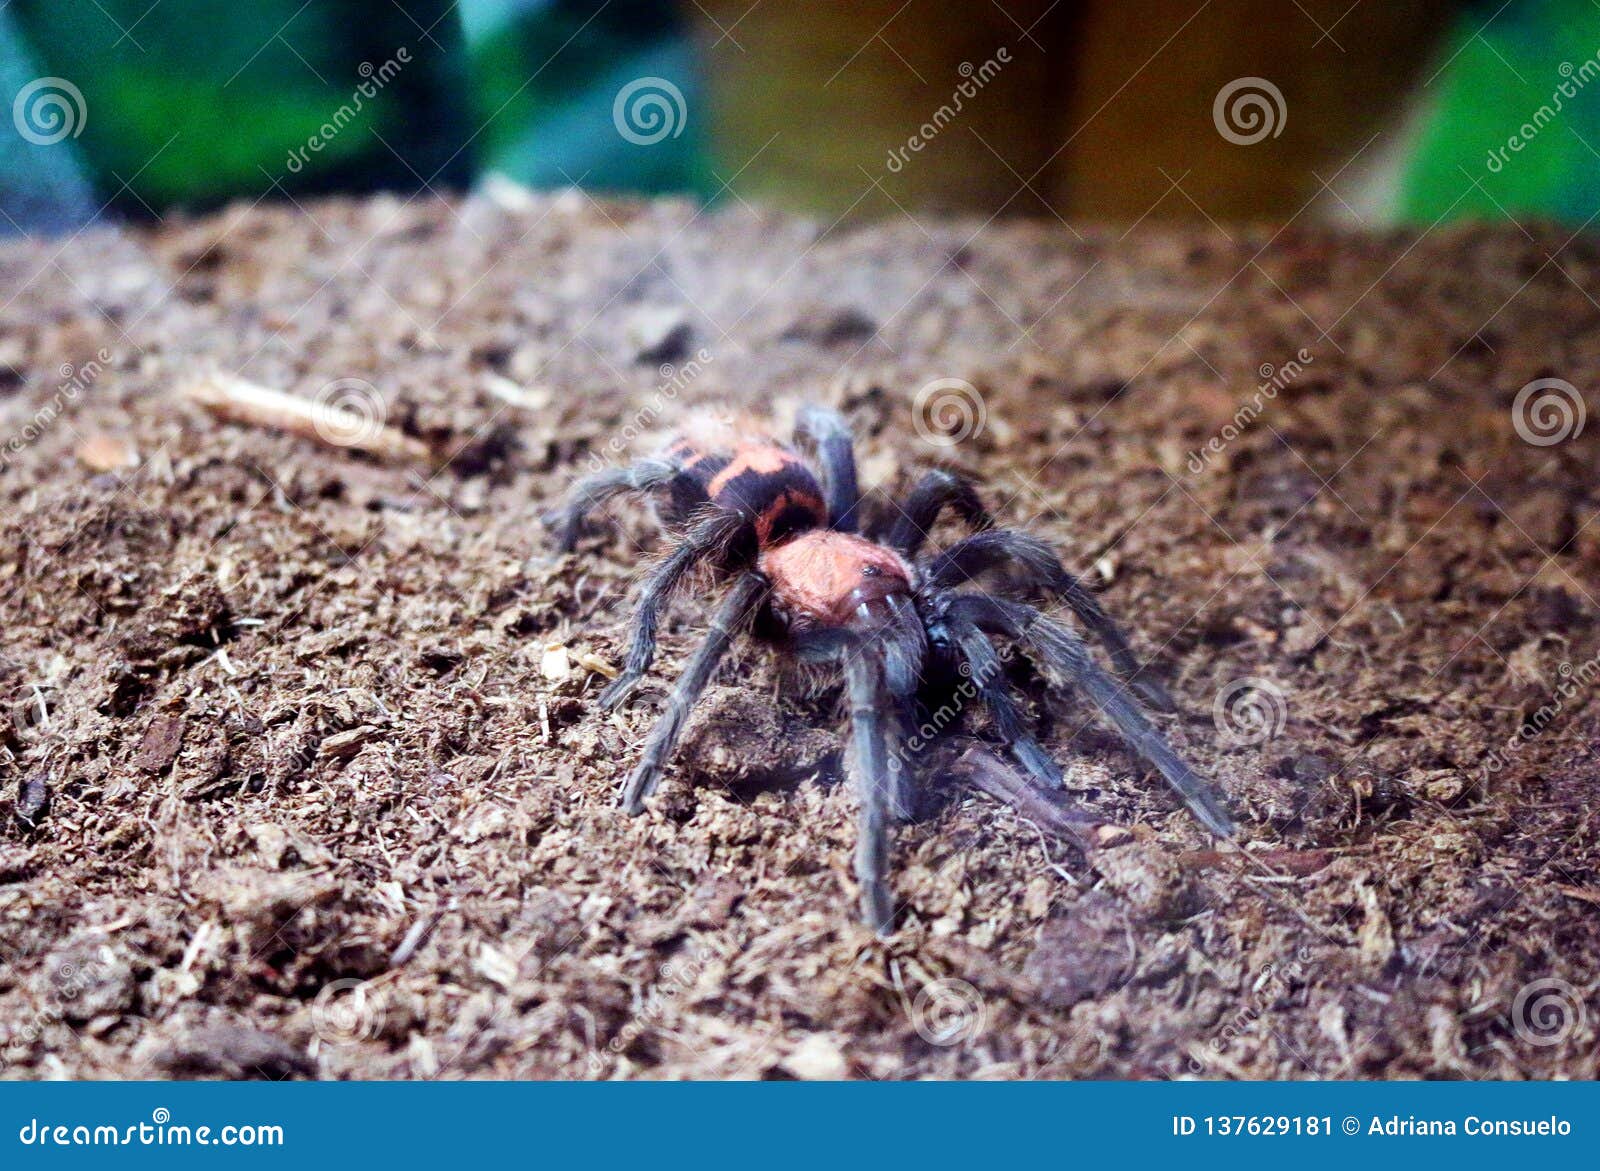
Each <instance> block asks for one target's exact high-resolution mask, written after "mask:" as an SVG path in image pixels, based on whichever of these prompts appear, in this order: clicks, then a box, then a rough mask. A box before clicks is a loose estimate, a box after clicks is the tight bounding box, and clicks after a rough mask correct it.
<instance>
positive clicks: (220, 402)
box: [182, 372, 433, 463]
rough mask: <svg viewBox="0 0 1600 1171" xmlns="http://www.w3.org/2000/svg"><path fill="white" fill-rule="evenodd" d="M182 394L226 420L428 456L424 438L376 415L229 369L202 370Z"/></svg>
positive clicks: (387, 455) (399, 457) (393, 456)
mask: <svg viewBox="0 0 1600 1171" xmlns="http://www.w3.org/2000/svg"><path fill="white" fill-rule="evenodd" d="M182 394H183V396H184V397H185V398H187V399H188V400H189V401H190V402H194V403H198V404H199V405H200V406H202V407H204V408H205V409H206V410H208V411H210V412H211V413H212V414H213V415H216V416H217V417H218V418H219V419H226V420H227V421H228V422H230V423H243V424H245V425H247V426H251V427H265V428H268V429H269V430H273V431H284V432H287V433H289V434H290V435H298V436H300V437H301V438H303V439H311V440H314V441H315V442H318V443H323V444H326V445H328V446H329V447H348V448H353V449H354V450H356V451H362V452H365V453H366V454H368V455H370V456H373V457H375V458H377V459H381V460H386V461H389V462H396V463H398V462H403V461H406V460H432V459H433V449H432V448H430V447H429V446H428V445H427V444H426V443H424V442H422V440H420V439H417V438H415V437H413V436H410V435H406V434H404V433H403V432H400V431H397V430H396V429H395V428H393V427H391V426H389V425H388V424H387V423H385V422H383V420H382V418H381V417H380V418H371V417H368V415H367V414H365V413H363V412H358V411H353V410H351V409H350V408H348V407H342V406H337V405H334V404H331V403H323V402H317V401H315V400H313V399H305V398H300V397H299V396H298V395H292V394H285V393H284V392H283V391H281V390H274V389H272V388H271V387H269V386H261V385H259V384H257V383H254V382H248V381H246V380H245V379H243V378H236V377H234V376H233V375H231V374H221V373H216V372H213V373H209V374H206V375H203V376H202V377H200V378H197V379H196V380H194V381H193V382H190V383H189V384H188V385H186V386H185V387H183V390H182ZM375 405H376V403H375Z"/></svg>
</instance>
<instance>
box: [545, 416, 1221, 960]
mask: <svg viewBox="0 0 1600 1171" xmlns="http://www.w3.org/2000/svg"><path fill="white" fill-rule="evenodd" d="M853 448H854V445H853V441H852V438H851V435H850V431H849V429H848V427H847V426H846V424H845V422H844V420H843V419H842V418H841V417H840V416H839V415H838V414H837V413H835V412H833V411H830V410H824V409H821V408H817V407H810V408H806V409H804V410H803V411H801V413H800V416H799V420H798V424H797V427H796V433H795V438H794V442H793V444H792V445H785V444H782V443H779V442H778V441H776V440H774V439H772V438H770V437H769V436H767V435H764V434H762V433H760V432H759V431H757V430H754V429H750V430H746V429H743V428H739V427H735V426H731V425H729V424H727V423H708V424H706V425H702V426H699V427H696V428H691V429H687V430H685V431H684V432H683V433H682V434H681V435H680V436H679V437H677V438H676V439H674V440H672V441H671V442H669V443H668V444H667V445H666V446H665V447H664V448H663V449H662V451H661V452H660V454H659V455H657V456H655V457H653V458H650V459H645V460H640V461H638V462H635V463H632V464H629V465H627V466H625V467H612V468H606V469H603V470H600V471H597V472H595V473H593V474H591V475H588V476H585V477H583V478H581V479H579V480H578V481H577V482H576V483H574V484H573V486H572V488H571V490H570V491H569V492H568V494H567V497H566V499H565V501H564V502H563V504H562V505H561V506H560V507H559V508H557V509H556V510H554V511H553V512H552V513H550V514H549V515H548V516H547V517H546V518H545V519H546V523H547V524H548V525H549V526H550V528H551V531H552V534H553V536H554V540H555V542H556V544H557V546H558V547H559V548H560V549H562V550H563V551H567V552H570V551H571V550H573V548H574V547H575V546H576V543H577V540H578V537H579V535H580V533H581V531H582V527H583V522H584V519H585V517H587V516H588V514H589V513H590V512H591V511H592V510H594V509H595V508H597V507H598V506H600V505H601V504H603V503H605V502H606V501H607V500H609V499H611V498H612V497H615V496H618V495H621V494H624V493H635V494H640V495H650V496H654V497H656V498H657V501H658V504H659V505H660V511H661V516H662V519H663V521H664V522H665V523H666V525H667V526H668V527H669V528H670V529H671V530H672V531H673V532H675V533H676V534H677V542H676V544H675V545H674V546H673V547H672V549H671V550H670V552H669V553H668V554H667V555H666V557H665V558H664V559H663V560H662V561H661V562H660V563H659V564H658V565H657V566H656V567H655V568H654V569H653V570H652V571H651V572H650V573H649V574H648V575H647V576H646V578H645V580H644V582H643V586H642V589H641V591H640V596H639V600H638V608H637V610H636V612H635V615H634V621H633V631H632V637H631V641H630V645H629V648H628V653H627V660H626V663H625V664H624V666H623V669H622V672H621V674H620V676H619V677H618V678H617V679H616V681H615V682H613V683H612V684H611V685H610V686H609V687H608V688H607V689H606V690H605V691H604V692H603V693H602V695H601V697H600V703H601V704H602V705H603V706H604V707H606V708H608V709H610V708H614V707H616V706H617V705H618V704H620V703H622V701H623V700H624V699H625V698H626V697H627V696H628V695H629V693H630V692H631V691H632V690H633V689H634V687H635V686H636V685H637V684H638V682H639V680H640V679H641V678H643V677H644V675H645V673H646V672H647V671H648V670H649V669H650V664H651V661H652V659H653V658H654V655H655V649H656V630H657V626H658V624H659V621H660V618H661V614H662V610H663V608H664V607H665V605H666V603H667V601H668V599H669V598H670V597H671V596H672V594H673V592H674V590H675V589H676V588H677V587H678V586H679V585H680V584H681V583H682V582H683V581H684V579H685V577H686V575H688V574H689V572H690V571H691V570H692V569H694V568H696V567H698V566H708V567H710V568H712V569H713V570H714V571H715V572H716V574H717V575H718V577H719V579H720V580H722V581H724V582H726V583H727V588H726V592H725V594H724V596H723V599H722V602H721V605H720V606H719V607H718V609H717V611H716V614H715V616H714V617H713V618H712V621H711V629H710V631H709V632H708V633H707V635H706V637H705V640H704V641H703V642H702V643H701V644H700V646H699V648H698V649H697V650H696V651H695V652H694V654H693V655H692V656H691V657H690V658H689V661H688V663H687V664H686V665H685V666H684V668H683V672H682V674H681V675H680V677H679V679H678V681H677V684H676V686H675V687H674V689H673V691H672V693H671V695H670V696H669V698H668V700H667V705H666V709H665V711H664V712H663V714H662V715H661V717H660V720H659V722H658V723H657V724H656V726H655V728H654V730H653V731H652V732H651V734H650V736H649V739H648V740H647V742H646V743H645V746H644V750H643V752H642V754H641V756H640V758H639V761H638V763H637V764H636V765H635V766H634V769H633V771H632V773H631V774H630V775H629V776H628V779H627V781H626V782H625V783H624V785H623V786H622V794H621V800H622V806H623V808H624V809H626V810H627V811H628V812H630V813H638V812H640V811H641V810H642V809H643V808H644V802H645V800H646V799H647V798H648V797H649V796H650V795H651V794H652V793H654V792H655V790H656V787H657V785H658V784H659V783H660V780H661V776H662V772H663V770H664V769H665V767H666V765H667V763H668V761H669V759H670V757H671V755H672V752H673V749H674V748H675V746H676V745H677V742H678V738H679V735H680V734H681V732H682V731H683V726H684V722H685V720H686V718H687V716H688V714H689V711H690V709H691V708H692V707H693V706H694V704H695V702H696V701H697V700H698V699H699V697H700V695H701V693H702V692H703V691H704V689H705V687H706V685H707V683H708V682H709V681H710V680H711V677H712V675H713V673H714V672H715V670H716V668H717V665H718V663H719V662H720V661H721V660H722V658H723V656H724V655H725V654H726V653H727V652H728V649H729V647H730V646H731V645H732V644H733V642H734V641H735V639H737V638H738V637H740V636H741V635H750V636H752V637H755V638H758V639H761V640H763V641H765V642H767V643H768V644H770V645H772V646H773V647H774V648H776V649H777V650H778V652H779V653H781V654H784V655H787V656H790V657H792V658H793V659H795V660H797V661H799V662H801V663H806V664H812V665H821V666H823V667H827V668H831V669H834V670H837V671H840V672H842V674H843V676H844V681H845V694H846V695H847V697H848V701H849V711H850V736H851V749H852V752H851V754H850V755H851V768H850V771H851V772H852V774H853V780H854V785H855V789H856V793H857V797H858V801H859V804H860V811H859V815H858V818H859V821H858V839H857V843H856V855H855V874H856V878H857V881H858V882H859V884H860V898H861V914H862V918H863V919H864V920H865V922H866V923H867V924H868V925H869V926H870V927H872V928H873V929H874V930H875V931H878V932H879V933H887V932H889V931H890V930H891V929H892V926H893V921H894V904H893V902H892V900H891V898H890V894H889V886H888V881H887V877H886V874H887V869H888V854H889V827H890V823H891V821H892V820H895V819H904V818H908V817H909V816H910V815H911V809H912V799H911V798H912V778H911V775H910V771H911V770H910V769H909V768H908V767H907V766H906V757H905V753H904V752H902V751H900V750H899V747H898V737H899V732H900V729H902V728H903V727H905V726H907V724H908V721H909V718H910V717H911V716H914V714H915V711H916V707H917V703H918V700H919V693H920V692H921V691H922V690H923V689H924V688H925V686H926V685H927V684H928V683H929V681H930V680H931V679H932V678H933V677H934V676H935V675H938V674H940V673H941V672H942V673H943V677H944V678H948V677H949V674H948V673H949V671H951V670H956V671H958V672H960V673H961V674H962V675H964V676H966V677H967V678H968V679H969V680H970V681H971V684H970V685H971V687H972V688H973V690H974V693H975V695H976V697H977V698H978V699H979V700H980V701H981V702H982V704H983V705H984V707H985V708H986V709H987V710H988V713H989V718H990V721H991V722H992V724H993V728H994V731H995V733H996V735H997V736H998V737H999V739H1000V740H1001V741H1003V742H1004V744H1005V745H1006V747H1007V748H1008V750H1009V751H1010V753H1011V755H1012V756H1013V757H1014V758H1015V760H1016V762H1017V763H1018V764H1019V765H1020V766H1021V767H1022V769H1023V770H1025V772H1026V773H1027V774H1028V775H1029V777H1030V778H1031V779H1032V781H1033V782H1034V783H1036V784H1038V785H1041V786H1044V787H1046V788H1059V787H1060V786H1061V783H1062V774H1061V769H1060V767H1059V766H1058V765H1057V764H1056V762H1055V761H1054V760H1052V759H1051V757H1050V756H1049V754H1048V753H1046V752H1045V751H1044V749H1043V747H1042V746H1041V745H1040V744H1039V742H1038V741H1037V739H1035V737H1034V735H1033V733H1032V731H1031V730H1030V728H1029V727H1028V726H1027V724H1026V721H1025V720H1024V718H1023V714H1022V709H1021V707H1020V706H1019V704H1018V701H1017V698H1016V696H1015V694H1014V693H1013V691H1012V688H1011V686H1010V684H1009V682H1008V681H1007V680H1006V678H1005V676H1004V673H1003V671H1002V662H1001V659H1000V655H999V652H998V650H997V649H996V646H995V642H994V640H995V639H997V638H998V639H1002V640H1005V641H1007V642H1009V643H1012V644H1015V645H1017V646H1019V647H1021V648H1022V649H1023V650H1024V651H1025V652H1026V653H1027V654H1028V655H1029V656H1030V657H1031V658H1032V659H1033V660H1034V662H1035V663H1036V664H1037V666H1038V667H1039V668H1040V669H1041V671H1042V673H1043V674H1044V675H1045V676H1046V677H1047V678H1048V679H1049V680H1050V682H1051V683H1052V684H1054V685H1056V686H1075V687H1077V688H1080V689H1081V690H1082V691H1083V692H1084V693H1085V694H1087V695H1088V697H1089V698H1090V699H1091V700H1093V701H1094V703H1095V704H1096V706H1097V707H1098V708H1099V710H1100V712H1101V713H1102V714H1103V715H1104V716H1105V717H1106V719H1107V720H1108V721H1109V722H1110V723H1111V724H1112V726H1114V727H1115V728H1116V730H1117V731H1118V732H1119V733H1120V734H1121V736H1122V738H1123V739H1124V740H1125V741H1126V742H1127V744H1128V745H1129V747H1130V748H1132V749H1133V750H1134V751H1135V752H1137V753H1138V754H1139V755H1140V756H1142V757H1143V758H1144V759H1145V760H1147V761H1149V762H1150V763H1151V764H1152V765H1154V766H1155V768H1156V770H1157V771H1158V772H1160V774H1161V775H1162V777H1163V778H1165V780H1166V782H1167V783H1168V784H1169V785H1170V786H1171V787H1172V789H1173V790H1174V791H1175V792H1176V793H1177V794H1178V795H1179V796H1180V797H1181V798H1182V799H1183V800H1184V802H1185V803H1186V804H1187V805H1188V807H1189V809H1190V810H1191V811H1192V812H1193V813H1194V815H1195V817H1196V818H1198V819H1199V820H1200V822H1201V823H1202V824H1204V825H1205V826H1206V828H1208V829H1209V830H1211V832H1213V833H1214V834H1217V835H1218V836H1220V837H1230V836H1232V834H1233V832H1234V825H1233V821H1232V818H1231V817H1230V816H1229V813H1228V811H1227V808H1226V805H1225V803H1224V800H1223V798H1222V796H1221V794H1220V793H1219V792H1218V790H1217V789H1216V788H1215V787H1214V786H1213V785H1212V784H1211V783H1210V782H1209V781H1207V780H1206V779H1205V778H1203V777H1201V776H1200V775H1199V774H1198V773H1196V772H1195V770H1194V769H1192V768H1191V767H1190V766H1189V765H1188V764H1187V763H1186V762H1185V761H1184V760H1183V759H1182V758H1181V757H1179V756H1178V755H1177V753H1176V752H1174V751H1173V749H1172V747H1171V746H1170V745H1169V744H1168V742H1167V740H1166V738H1165V737H1164V736H1162V734H1161V733H1160V732H1159V731H1158V730H1157V729H1156V728H1155V727H1154V726H1153V725H1152V724H1151V723H1150V721H1149V720H1148V719H1147V718H1146V716H1145V714H1144V712H1143V711H1142V710H1141V704H1140V702H1139V699H1136V698H1135V696H1136V695H1137V696H1138V697H1140V698H1142V700H1143V701H1144V703H1145V704H1148V705H1149V706H1151V707H1154V708H1157V709H1160V710H1164V711H1171V710H1173V705H1172V701H1171V699H1170V698H1169V697H1168V695H1167V693H1166V692H1165V690H1164V689H1163V688H1162V687H1161V686H1160V685H1159V684H1158V683H1156V682H1155V681H1154V680H1153V679H1150V678H1149V677H1148V676H1146V675H1143V674H1141V664H1140V663H1139V661H1138V659H1137V658H1136V657H1135V656H1134V653H1133V651H1132V649H1131V648H1130V646H1129V645H1128V641H1127V639H1126V637H1125V636H1124V635H1123V633H1122V631H1121V629H1120V628H1119V627H1118V625H1117V624H1116V623H1115V622H1114V621H1112V619H1111V618H1110V617H1109V616H1108V615H1107V614H1106V612H1105V610H1104V609H1103V608H1102V607H1101V605H1100V603H1099V601H1098V600H1097V599H1096V598H1095V596H1094V595H1093V594H1092V593H1091V592H1090V591H1089V590H1088V589H1087V587H1085V586H1084V584H1083V583H1082V582H1081V581H1080V580H1079V579H1078V578H1076V577H1074V576H1073V575H1072V574H1071V573H1069V572H1068V571H1067V570H1066V569H1065V568H1064V567H1063V565H1062V564H1061V560H1060V558H1059V557H1057V556H1056V554H1055V553H1054V551H1053V550H1052V549H1051V548H1050V547H1049V546H1048V545H1046V544H1045V543H1044V542H1043V541H1041V540H1039V539H1037V538H1035V537H1032V536H1029V535H1027V534H1026V533H1021V532H1017V531H1013V530H1007V529H999V528H995V527H993V524H992V522H991V519H990V517H989V514H988V513H987V512H986V511H985V509H984V507H983V505H982V503H981V502H980V500H979V498H978V495H977V492H976V491H975V490H974V488H973V486H972V484H971V483H970V482H968V481H967V480H965V479H963V478H961V477H959V476H956V475H954V474H952V473H950V472H947V471H942V470H941V471H931V472H928V473H927V474H926V475H924V476H923V477H922V479H921V480H919V481H918V482H917V483H916V484H915V486H914V487H913V488H912V490H911V492H910V493H909V495H907V496H906V498H905V499H904V500H903V501H901V502H899V504H898V507H897V508H895V509H893V510H890V511H889V514H888V515H887V516H886V517H885V518H884V521H883V523H882V524H879V525H877V526H875V527H874V528H873V530H872V532H871V535H870V536H863V535H861V534H859V533H858V532H857V528H858V519H859V517H858V514H859V512H860V505H861V501H860V497H859V492H858V488H857V475H856V464H855V455H854V449H853ZM813 469H815V470H813ZM946 510H949V511H950V512H952V513H954V514H955V515H956V516H957V517H958V518H959V519H960V520H961V521H962V522H964V523H965V524H966V526H967V527H968V528H969V529H971V530H972V532H971V535H969V536H967V537H965V538H964V539H962V540H959V541H957V542H956V543H954V544H952V545H950V546H949V547H947V548H944V549H941V550H937V551H934V552H925V551H924V545H925V544H926V541H927V536H928V531H929V530H930V529H932V528H933V527H934V525H935V523H936V522H937V521H938V520H939V518H940V517H941V516H942V515H943V514H944V513H945V511H946ZM1001 567H1003V568H1006V569H1008V570H1009V571H1010V574H1009V579H1008V584H1007V586H1006V588H1005V589H1004V590H985V589H979V588H976V587H975V579H976V578H978V577H979V576H981V575H983V574H985V573H986V572H987V571H989V570H991V569H995V568H1001ZM1017 591H1020V593H1019V592H1017ZM1039 595H1043V596H1044V597H1046V598H1047V599H1049V600H1051V601H1055V602H1060V603H1064V604H1065V606H1066V607H1067V608H1068V609H1070V610H1071V611H1072V613H1073V614H1074V615H1075V616H1076V617H1077V619H1078V621H1079V622H1081V623H1082V625H1083V626H1084V628H1085V629H1087V631H1088V632H1089V633H1090V634H1091V635H1093V636H1094V637H1095V638H1096V639H1097V640H1098V641H1099V643H1100V644H1101V646H1102V647H1103V648H1104V650H1105V652H1106V653H1107V655H1108V656H1109V658H1110V660H1111V663H1112V665H1113V666H1114V668H1115V669H1116V672H1117V674H1116V675H1113V674H1112V673H1110V672H1108V671H1106V670H1104V669H1103V668H1102V667H1100V666H1099V664H1098V663H1097V662H1096V661H1095V659H1094V658H1093V656H1092V655H1091V654H1090V652H1089V649H1088V647H1087V646H1086V645H1085V643H1084V641H1083V640H1082V639H1081V638H1080V637H1079V636H1078V634H1077V633H1075V632H1074V631H1073V630H1072V629H1071V628H1069V627H1067V626H1065V625H1063V624H1062V623H1060V622H1058V621H1057V620H1056V619H1055V618H1053V617H1051V616H1049V615H1047V614H1045V613H1044V612H1042V611H1041V610H1040V609H1038V608H1037V607H1036V606H1034V605H1033V604H1032V603H1031V602H1030V601H1029V600H1028V599H1029V598H1030V597H1037V596H1039ZM1118 676H1120V678H1119V677H1118Z"/></svg>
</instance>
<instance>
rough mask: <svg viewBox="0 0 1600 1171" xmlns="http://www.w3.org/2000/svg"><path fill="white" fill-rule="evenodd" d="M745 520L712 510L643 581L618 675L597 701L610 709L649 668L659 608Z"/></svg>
mask: <svg viewBox="0 0 1600 1171" xmlns="http://www.w3.org/2000/svg"><path fill="white" fill-rule="evenodd" d="M747 523H748V521H747V520H746V518H744V517H743V516H741V515H740V514H739V513H736V512H727V511H716V512H712V513H710V514H709V515H707V516H706V517H705V518H704V519H702V520H700V521H699V522H698V523H696V524H695V525H693V526H692V527H691V528H690V529H689V531H688V533H687V534H685V536H684V538H683V541H682V542H681V543H680V544H679V545H678V547H677V548H675V549H673V551H672V552H671V553H669V554H667V557H666V559H665V560H663V561H662V562H661V563H660V564H659V565H657V566H656V567H655V569H653V570H651V571H650V574H649V576H648V577H646V578H645V580H644V587H643V588H642V589H641V590H640V591H639V603H638V606H637V607H636V608H635V609H634V613H633V635H632V637H631V638H630V639H629V642H628V657H627V660H626V662H625V663H624V664H623V668H622V674H621V675H619V676H617V679H616V681H615V682H613V683H612V684H611V686H609V687H607V688H606V689H605V690H604V691H603V692H601V693H600V704H601V706H602V707H605V708H614V707H616V706H617V705H618V704H620V703H621V702H622V701H623V700H624V699H626V698H627V696H628V693H629V692H631V691H632V690H633V688H634V686H635V685H636V684H637V683H638V682H639V680H640V679H641V678H643V676H644V673H645V672H646V671H648V670H649V669H650V664H651V662H652V661H653V660H654V659H655V654H656V628H657V627H658V626H659V624H660V621H661V611H662V610H663V609H665V608H666V604H667V600H668V599H669V598H671V596H672V592H673V590H675V589H676V588H677V587H678V584H679V583H680V582H681V581H682V580H683V578H684V575H685V574H687V573H688V572H689V570H691V569H693V568H694V567H695V566H696V565H698V564H699V563H700V562H702V561H704V560H705V559H706V558H707V557H709V556H711V555H712V554H714V553H716V552H718V551H720V550H722V549H724V548H726V547H727V545H728V543H729V541H731V540H732V538H733V537H734V535H735V534H737V533H738V531H739V530H740V529H741V528H742V527H743V526H744V525H746V524H747Z"/></svg>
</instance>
